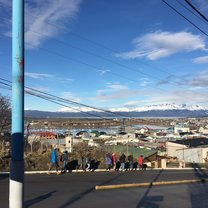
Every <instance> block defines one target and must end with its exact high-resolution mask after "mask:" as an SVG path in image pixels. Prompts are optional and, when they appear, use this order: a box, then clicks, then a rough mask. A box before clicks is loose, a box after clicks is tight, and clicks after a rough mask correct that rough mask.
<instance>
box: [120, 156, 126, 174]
mask: <svg viewBox="0 0 208 208" xmlns="http://www.w3.org/2000/svg"><path fill="white" fill-rule="evenodd" d="M119 161H120V163H121V171H124V168H125V162H126V155H125V154H124V153H122V155H121V156H120V157H119Z"/></svg>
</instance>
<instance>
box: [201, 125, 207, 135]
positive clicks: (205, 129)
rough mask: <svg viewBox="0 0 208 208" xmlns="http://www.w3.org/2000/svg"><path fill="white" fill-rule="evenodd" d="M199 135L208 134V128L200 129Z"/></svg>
mask: <svg viewBox="0 0 208 208" xmlns="http://www.w3.org/2000/svg"><path fill="white" fill-rule="evenodd" d="M199 133H201V134H208V126H201V127H200V128H199Z"/></svg>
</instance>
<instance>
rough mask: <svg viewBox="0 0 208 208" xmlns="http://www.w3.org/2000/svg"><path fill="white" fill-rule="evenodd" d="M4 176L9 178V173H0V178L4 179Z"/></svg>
mask: <svg viewBox="0 0 208 208" xmlns="http://www.w3.org/2000/svg"><path fill="white" fill-rule="evenodd" d="M5 178H9V174H7V173H5V174H0V180H4V179H5Z"/></svg>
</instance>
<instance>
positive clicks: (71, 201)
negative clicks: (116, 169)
mask: <svg viewBox="0 0 208 208" xmlns="http://www.w3.org/2000/svg"><path fill="white" fill-rule="evenodd" d="M122 175H123V174H122V173H120V174H119V175H117V176H115V177H113V178H111V179H109V180H107V181H104V182H102V183H101V184H99V186H102V185H106V184H108V183H110V182H112V181H114V180H116V179H118V178H119V177H121V176H122ZM92 191H95V186H94V185H93V187H91V188H89V189H87V190H85V191H83V192H81V193H79V194H77V195H75V196H74V197H72V198H71V199H70V200H69V201H68V202H66V203H64V204H63V205H61V206H59V207H58V208H65V207H68V206H69V205H72V204H73V203H75V202H77V201H79V200H80V199H82V198H83V197H84V196H86V195H87V194H89V193H91V192H92Z"/></svg>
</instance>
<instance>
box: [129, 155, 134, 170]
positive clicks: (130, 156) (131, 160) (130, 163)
mask: <svg viewBox="0 0 208 208" xmlns="http://www.w3.org/2000/svg"><path fill="white" fill-rule="evenodd" d="M128 161H129V170H133V165H134V158H133V155H132V153H131V154H130V155H129V156H128Z"/></svg>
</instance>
